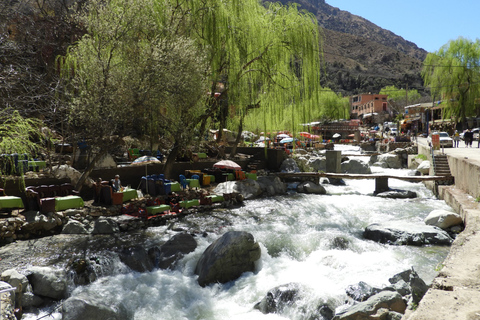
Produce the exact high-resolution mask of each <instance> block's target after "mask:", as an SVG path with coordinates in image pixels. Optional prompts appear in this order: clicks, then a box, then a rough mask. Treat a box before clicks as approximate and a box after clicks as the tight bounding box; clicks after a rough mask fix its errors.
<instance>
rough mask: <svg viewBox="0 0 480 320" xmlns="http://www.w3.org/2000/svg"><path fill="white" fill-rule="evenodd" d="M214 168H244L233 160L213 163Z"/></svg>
mask: <svg viewBox="0 0 480 320" xmlns="http://www.w3.org/2000/svg"><path fill="white" fill-rule="evenodd" d="M213 167H214V168H219V169H232V170H242V167H240V165H238V164H237V163H235V162H233V161H232V160H221V161H218V162H217V163H215V164H214V165H213Z"/></svg>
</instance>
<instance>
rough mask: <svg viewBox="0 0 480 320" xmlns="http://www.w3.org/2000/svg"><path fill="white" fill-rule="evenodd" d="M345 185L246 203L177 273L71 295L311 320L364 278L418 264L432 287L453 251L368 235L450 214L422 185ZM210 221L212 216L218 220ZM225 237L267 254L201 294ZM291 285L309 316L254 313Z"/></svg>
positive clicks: (149, 315) (173, 313) (143, 307)
mask: <svg viewBox="0 0 480 320" xmlns="http://www.w3.org/2000/svg"><path fill="white" fill-rule="evenodd" d="M351 148H353V147H344V150H342V151H344V152H345V153H352V152H353V151H355V152H358V149H354V150H352V149H351ZM337 150H338V149H337ZM363 158H364V159H363V160H364V161H367V159H368V157H363ZM372 171H374V172H375V173H380V172H389V173H392V174H397V175H402V174H405V175H406V174H408V172H409V170H392V169H381V168H375V167H372ZM346 184H347V185H346V186H331V185H325V187H326V189H327V195H306V194H295V193H292V194H290V195H287V196H278V197H274V198H265V199H260V200H251V201H245V203H244V205H243V206H242V207H240V208H235V209H230V210H227V214H226V215H227V216H228V217H229V219H230V221H231V222H232V223H228V224H225V226H220V227H219V228H218V229H217V230H216V231H217V232H216V233H212V232H210V233H208V236H206V237H197V238H196V239H197V242H198V247H197V249H196V250H195V251H194V252H192V253H190V254H188V255H187V256H186V257H185V258H183V260H182V261H181V263H180V265H179V266H178V267H177V268H176V269H175V270H155V271H153V272H146V273H136V272H121V273H119V274H117V275H114V276H108V277H103V278H100V279H98V280H97V281H95V282H94V283H92V284H90V285H88V286H84V287H78V288H76V289H75V290H74V291H73V292H72V295H76V294H79V293H80V292H85V291H86V292H88V293H89V294H90V295H92V296H94V297H98V299H101V300H105V301H114V302H119V301H120V302H122V303H123V304H124V305H125V306H126V307H127V308H128V309H129V310H131V311H132V312H133V313H134V318H135V319H138V320H140V319H141V320H153V319H155V320H157V319H172V320H173V319H175V320H179V319H208V320H214V319H215V320H220V319H229V320H234V319H248V320H255V319H262V320H264V319H305V318H306V315H312V314H314V313H315V312H314V310H315V309H316V307H317V306H318V305H320V304H322V303H328V304H329V305H330V306H332V307H334V308H335V307H340V306H342V305H343V304H344V303H345V300H346V294H345V289H346V287H347V286H349V285H354V284H357V283H358V282H359V281H364V282H366V283H368V284H370V285H372V286H377V287H382V286H386V285H388V284H389V283H388V278H390V277H392V276H393V275H394V274H396V273H399V272H401V271H404V270H406V269H410V268H411V267H413V268H414V269H415V270H416V271H417V272H418V274H419V275H420V277H421V278H422V279H424V280H425V282H427V284H429V283H430V282H431V280H432V279H433V278H434V277H435V276H436V271H435V269H436V267H437V265H438V264H439V263H441V262H442V261H443V260H444V258H445V257H446V255H447V253H448V250H449V248H448V247H436V246H425V247H412V246H391V245H384V244H379V243H375V242H373V241H369V240H364V239H363V237H362V233H363V231H364V229H365V227H366V226H367V225H369V224H371V223H374V222H382V221H395V220H399V221H400V220H401V221H410V222H415V223H419V224H423V219H424V218H425V217H426V216H427V215H428V214H429V213H430V212H431V211H432V210H434V209H446V210H451V208H450V207H449V206H447V205H446V204H445V202H444V201H440V200H437V199H436V198H435V197H434V195H433V194H432V192H431V191H429V190H428V189H426V188H425V186H424V185H423V184H422V183H410V182H405V181H401V180H397V179H389V186H390V187H391V188H394V189H403V190H411V191H415V192H416V193H417V194H418V198H416V199H383V198H377V197H374V196H372V194H373V191H374V188H375V180H373V179H372V180H346ZM211 218H212V219H215V213H212V217H211ZM184 219H189V218H188V216H187V217H186V218H184ZM228 230H237V231H247V232H250V233H252V234H253V236H254V237H255V239H256V241H258V242H259V244H260V246H261V249H262V255H261V258H260V260H259V261H258V262H257V264H256V271H255V272H253V273H245V274H243V275H242V276H241V277H240V278H239V279H238V280H236V281H234V282H231V283H227V284H224V285H220V284H218V285H211V286H207V287H205V288H202V287H200V286H199V285H198V283H197V282H196V276H195V275H194V269H195V265H196V262H197V261H198V259H199V257H200V256H201V254H202V253H203V251H204V250H205V249H206V248H207V246H208V245H210V244H211V243H212V242H213V241H214V240H215V239H217V238H218V237H220V235H221V234H223V233H224V232H225V231H228ZM149 233H151V234H152V238H155V239H156V240H155V241H158V240H159V239H160V240H162V241H166V240H168V239H169V238H170V237H172V236H173V235H174V234H175V232H173V231H169V230H167V227H155V228H150V229H149ZM336 237H341V238H344V239H346V240H348V248H347V249H346V250H342V249H337V248H334V247H333V246H332V240H333V239H334V238H336ZM118 269H119V270H125V267H122V266H119V267H118ZM291 282H297V283H301V284H303V285H304V286H305V287H306V288H307V290H308V294H307V295H306V298H304V299H303V301H302V302H301V304H302V306H304V308H303V309H292V310H290V311H287V312H286V313H285V314H281V315H279V314H268V315H265V314H262V313H261V312H260V311H258V310H255V309H254V308H253V306H254V305H255V303H257V302H258V301H260V300H261V299H262V298H263V297H264V296H265V294H266V293H267V291H268V290H270V289H272V288H274V287H276V286H279V285H283V284H287V283H291ZM45 314H46V311H45V312H42V313H40V314H36V315H33V314H29V315H26V316H25V317H24V318H25V319H36V318H38V317H40V316H42V315H45ZM48 319H61V314H60V313H54V314H53V315H52V316H51V317H48Z"/></svg>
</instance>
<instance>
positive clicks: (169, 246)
mask: <svg viewBox="0 0 480 320" xmlns="http://www.w3.org/2000/svg"><path fill="white" fill-rule="evenodd" d="M196 248H197V241H195V238H194V237H193V236H192V235H190V234H188V233H179V234H176V235H174V236H173V237H172V238H170V239H169V240H168V241H167V242H165V243H164V244H163V245H162V246H160V247H153V248H150V249H149V250H148V255H149V256H150V259H151V260H152V262H153V265H154V266H155V267H157V268H160V269H169V268H172V267H173V266H174V265H175V263H176V262H177V261H178V260H180V259H181V258H182V257H183V256H184V255H186V254H187V253H190V252H192V251H195V249H196Z"/></svg>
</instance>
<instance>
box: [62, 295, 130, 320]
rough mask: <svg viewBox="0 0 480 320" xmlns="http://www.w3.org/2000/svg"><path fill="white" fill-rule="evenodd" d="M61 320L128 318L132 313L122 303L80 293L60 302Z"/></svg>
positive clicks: (112, 319)
mask: <svg viewBox="0 0 480 320" xmlns="http://www.w3.org/2000/svg"><path fill="white" fill-rule="evenodd" d="M62 319H63V320H84V319H89V320H106V319H108V320H129V319H133V316H132V314H131V313H130V312H129V311H128V310H127V308H126V307H125V306H124V305H123V304H122V303H112V302H107V301H105V300H104V299H103V298H97V299H95V298H94V297H92V296H90V295H89V294H87V293H81V294H79V295H77V296H74V297H70V298H68V299H67V300H65V301H64V302H63V304H62Z"/></svg>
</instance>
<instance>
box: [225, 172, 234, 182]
mask: <svg viewBox="0 0 480 320" xmlns="http://www.w3.org/2000/svg"><path fill="white" fill-rule="evenodd" d="M223 175H224V176H227V181H233V180H235V175H234V174H233V173H224V174H223Z"/></svg>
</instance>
